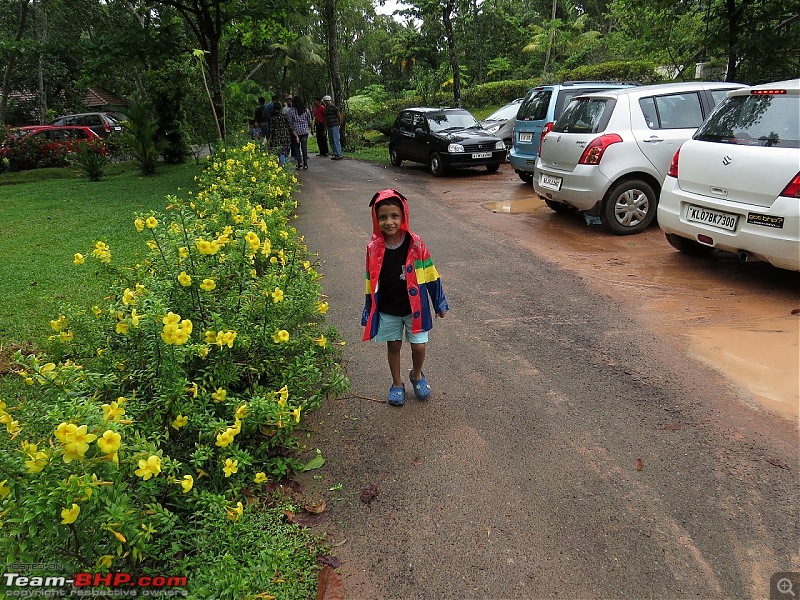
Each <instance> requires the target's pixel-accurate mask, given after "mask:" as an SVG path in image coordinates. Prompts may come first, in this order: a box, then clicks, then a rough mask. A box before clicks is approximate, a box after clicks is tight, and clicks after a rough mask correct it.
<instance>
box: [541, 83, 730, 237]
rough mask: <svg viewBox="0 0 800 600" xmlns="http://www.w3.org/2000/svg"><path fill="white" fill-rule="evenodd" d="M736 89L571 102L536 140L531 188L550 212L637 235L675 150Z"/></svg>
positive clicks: (713, 86) (609, 94) (709, 87)
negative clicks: (576, 213)
mask: <svg viewBox="0 0 800 600" xmlns="http://www.w3.org/2000/svg"><path fill="white" fill-rule="evenodd" d="M740 87H744V86H742V85H741V84H737V83H724V82H704V81H698V82H685V83H667V84H661V85H645V86H641V87H633V88H623V89H613V90H603V91H601V92H594V93H591V94H587V95H582V96H576V97H574V98H573V99H572V101H571V102H570V104H569V106H567V108H566V109H565V110H564V112H563V113H562V114H561V116H560V117H559V118H558V120H557V121H556V122H555V125H554V126H553V129H552V131H550V133H548V134H547V135H546V136H545V137H544V138H542V149H541V153H540V155H539V158H538V160H537V161H536V174H535V177H534V179H533V188H534V190H535V191H536V193H537V194H539V196H541V197H542V198H543V199H544V201H545V203H546V204H547V206H549V207H550V208H552V209H553V210H555V211H556V212H564V211H568V210H575V209H577V210H580V211H584V213H585V214H586V215H589V216H593V217H600V220H601V221H602V223H603V224H604V225H605V226H606V227H608V228H609V229H610V230H611V231H613V232H614V233H617V234H621V235H626V234H631V233H638V232H640V231H642V230H644V229H645V228H646V227H647V226H648V225H649V224H650V223H651V222H652V220H653V218H654V217H655V216H656V205H657V204H658V195H659V192H660V191H661V184H662V182H663V181H664V177H666V175H667V168H668V167H669V162H670V159H671V158H672V156H673V155H674V154H675V151H676V150H677V149H678V147H679V146H680V145H681V144H682V143H683V142H684V141H686V140H688V139H689V138H690V137H692V134H693V133H694V132H695V130H696V129H697V128H698V127H699V126H700V125H701V124H702V123H703V121H704V120H705V118H706V117H707V116H708V115H709V114H710V113H711V110H712V109H713V108H714V106H715V105H716V104H717V102H719V101H720V100H722V99H723V98H724V97H725V93H726V92H727V91H729V90H732V89H735V88H740Z"/></svg>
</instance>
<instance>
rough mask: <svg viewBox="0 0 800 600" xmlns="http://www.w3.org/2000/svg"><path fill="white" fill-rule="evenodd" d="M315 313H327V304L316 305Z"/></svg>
mask: <svg viewBox="0 0 800 600" xmlns="http://www.w3.org/2000/svg"><path fill="white" fill-rule="evenodd" d="M317 312H318V313H319V314H321V315H324V314H325V313H326V312H328V303H327V302H320V303H319V304H317Z"/></svg>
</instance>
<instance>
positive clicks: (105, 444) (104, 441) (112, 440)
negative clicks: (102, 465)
mask: <svg viewBox="0 0 800 600" xmlns="http://www.w3.org/2000/svg"><path fill="white" fill-rule="evenodd" d="M121 445H122V436H121V435H120V434H118V433H117V432H116V431H112V430H111V429H106V430H105V431H104V432H103V435H102V436H100V438H98V440H97V447H98V448H100V452H102V453H103V454H114V453H115V452H116V451H117V450H119V447H120V446H121Z"/></svg>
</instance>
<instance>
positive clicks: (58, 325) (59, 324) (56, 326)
mask: <svg viewBox="0 0 800 600" xmlns="http://www.w3.org/2000/svg"><path fill="white" fill-rule="evenodd" d="M66 326H67V317H65V316H64V315H59V316H58V319H52V320H51V321H50V327H51V328H52V330H53V331H56V332H58V331H61V330H62V329H64V328H65V327H66Z"/></svg>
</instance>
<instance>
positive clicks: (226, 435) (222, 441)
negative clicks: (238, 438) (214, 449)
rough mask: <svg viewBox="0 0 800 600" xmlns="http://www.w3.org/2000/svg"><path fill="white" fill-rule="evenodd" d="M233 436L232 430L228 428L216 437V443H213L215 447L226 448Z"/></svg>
mask: <svg viewBox="0 0 800 600" xmlns="http://www.w3.org/2000/svg"><path fill="white" fill-rule="evenodd" d="M235 435H236V434H235V433H234V432H233V430H232V429H230V428H228V429H226V430H225V431H223V432H222V433H220V434H218V435H217V441H216V442H215V445H216V446H219V447H220V448H227V447H228V446H230V444H231V442H233V438H234V436H235Z"/></svg>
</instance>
